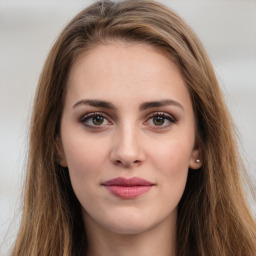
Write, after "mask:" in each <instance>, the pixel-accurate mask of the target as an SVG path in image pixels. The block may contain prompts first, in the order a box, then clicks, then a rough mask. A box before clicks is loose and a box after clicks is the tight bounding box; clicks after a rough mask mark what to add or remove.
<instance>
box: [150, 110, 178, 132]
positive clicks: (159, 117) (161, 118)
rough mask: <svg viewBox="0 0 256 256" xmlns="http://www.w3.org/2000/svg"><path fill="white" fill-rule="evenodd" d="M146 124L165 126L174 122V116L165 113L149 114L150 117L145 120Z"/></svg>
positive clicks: (157, 126) (161, 127)
mask: <svg viewBox="0 0 256 256" xmlns="http://www.w3.org/2000/svg"><path fill="white" fill-rule="evenodd" d="M146 123H147V124H148V125H150V126H152V127H154V128H160V129H163V128H167V127H169V126H171V125H172V124H174V123H176V120H175V118H174V117H172V116H171V115H169V114H166V113H155V114H153V115H151V116H150V118H149V119H148V120H147V122H146Z"/></svg>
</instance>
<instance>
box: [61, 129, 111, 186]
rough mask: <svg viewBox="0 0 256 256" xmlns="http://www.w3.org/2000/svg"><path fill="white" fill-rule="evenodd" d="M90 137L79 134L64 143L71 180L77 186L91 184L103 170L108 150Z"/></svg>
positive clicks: (66, 139) (68, 138)
mask: <svg viewBox="0 0 256 256" xmlns="http://www.w3.org/2000/svg"><path fill="white" fill-rule="evenodd" d="M63 137H64V136H63ZM101 145H102V144H99V143H96V142H95V141H93V140H91V139H90V137H85V136H84V134H79V133H77V134H76V135H75V136H72V137H71V136H70V137H68V136H66V137H65V140H64V142H63V146H64V149H65V157H66V161H67V165H68V169H69V173H70V178H71V181H72V183H74V185H75V186H77V185H79V184H81V186H83V185H84V183H85V182H86V183H89V182H90V181H91V178H92V177H95V176H96V177H97V175H98V174H99V171H100V170H101V169H102V165H103V161H104V159H105V158H106V155H107V150H106V148H104V147H102V146H101Z"/></svg>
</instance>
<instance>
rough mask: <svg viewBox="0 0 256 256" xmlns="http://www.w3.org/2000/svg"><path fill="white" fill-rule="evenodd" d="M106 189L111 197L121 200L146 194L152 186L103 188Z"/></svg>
mask: <svg viewBox="0 0 256 256" xmlns="http://www.w3.org/2000/svg"><path fill="white" fill-rule="evenodd" d="M105 187H106V189H107V190H108V191H109V192H110V193H112V194H113V195H115V196H117V197H120V198H123V199H133V198H136V197H138V196H140V195H142V194H144V193H146V192H148V191H149V190H150V189H151V188H152V186H132V187H124V186H105Z"/></svg>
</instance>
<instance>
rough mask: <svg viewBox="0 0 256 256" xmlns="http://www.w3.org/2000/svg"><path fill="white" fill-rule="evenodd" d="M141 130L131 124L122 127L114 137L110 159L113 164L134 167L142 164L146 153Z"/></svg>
mask: <svg viewBox="0 0 256 256" xmlns="http://www.w3.org/2000/svg"><path fill="white" fill-rule="evenodd" d="M139 137H140V136H139V132H138V131H136V129H135V128H132V127H130V126H128V127H126V128H124V129H120V130H119V131H118V132H117V133H116V134H115V137H114V139H113V144H112V145H113V146H112V150H111V154H110V160H111V162H112V163H113V164H115V165H118V166H121V167H124V168H132V167H136V166H139V165H141V164H142V163H143V162H144V160H145V154H144V150H143V145H141V144H142V142H141V140H140V138H139Z"/></svg>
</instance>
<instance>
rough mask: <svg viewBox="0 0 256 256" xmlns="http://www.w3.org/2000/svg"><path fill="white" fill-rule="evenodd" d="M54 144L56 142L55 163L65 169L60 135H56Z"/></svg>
mask: <svg viewBox="0 0 256 256" xmlns="http://www.w3.org/2000/svg"><path fill="white" fill-rule="evenodd" d="M55 142H56V161H57V163H58V164H59V165H61V166H62V167H67V161H66V157H65V152H64V148H63V144H62V140H61V137H60V135H57V137H56V139H55Z"/></svg>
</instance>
